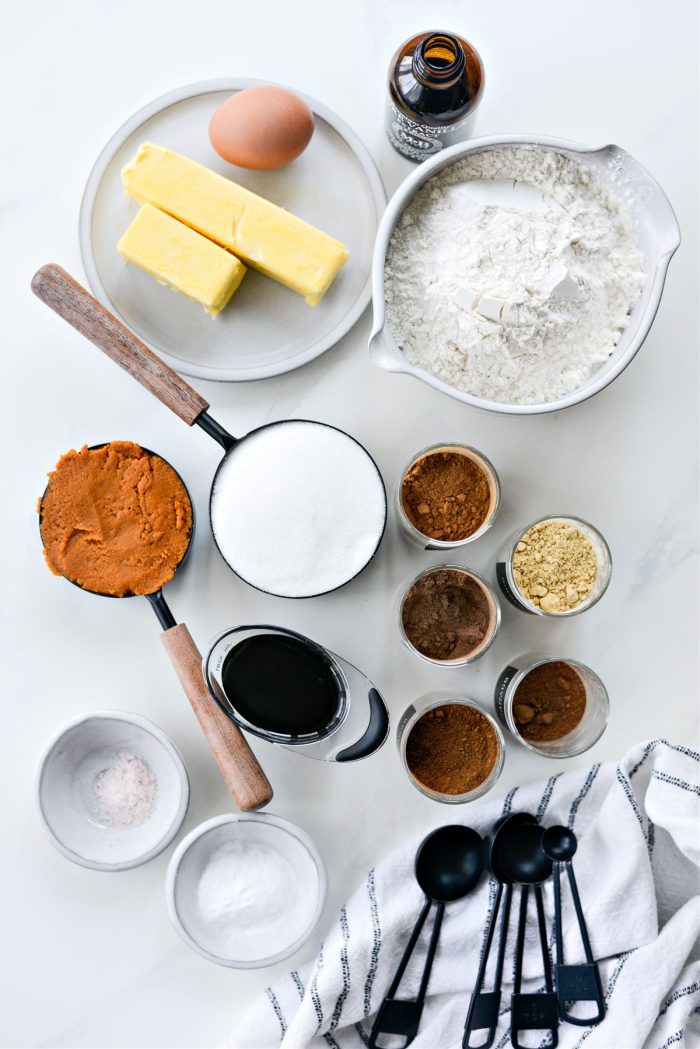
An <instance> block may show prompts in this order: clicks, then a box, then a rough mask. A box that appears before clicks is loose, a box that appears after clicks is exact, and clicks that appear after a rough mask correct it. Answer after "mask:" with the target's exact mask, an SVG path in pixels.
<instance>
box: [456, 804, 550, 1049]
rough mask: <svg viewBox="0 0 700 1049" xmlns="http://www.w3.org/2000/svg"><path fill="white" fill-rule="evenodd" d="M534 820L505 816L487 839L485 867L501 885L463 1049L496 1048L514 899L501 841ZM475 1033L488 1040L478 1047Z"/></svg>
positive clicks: (520, 814) (521, 814) (526, 814)
mask: <svg viewBox="0 0 700 1049" xmlns="http://www.w3.org/2000/svg"><path fill="white" fill-rule="evenodd" d="M534 822H535V817H534V816H531V815H530V813H529V812H514V813H512V814H511V815H509V816H503V817H502V818H501V819H500V820H498V821H497V822H496V823H495V824H494V827H493V830H492V831H491V833H490V834H488V835H487V836H486V838H485V839H484V862H485V864H486V868H487V870H488V871H490V873H491V874H492V875H493V877H494V878H495V879H496V881H497V882H498V889H497V890H496V898H495V900H494V902H493V908H492V910H491V917H490V919H489V923H488V926H487V928H486V938H485V940H484V946H483V949H482V952H481V960H480V962H479V971H478V973H477V977H476V982H475V984H474V990H473V991H472V995H471V998H470V1000H469V1011H468V1012H467V1019H466V1021H465V1024H464V1037H463V1039H462V1049H489V1046H491V1045H493V1042H494V1039H495V1037H496V1029H497V1027H498V1011H499V1009H500V1005H501V981H502V979H503V961H504V958H505V952H506V942H507V940H508V926H509V924H510V907H511V901H512V898H513V882H512V880H511V879H510V878H509V877H508V875H507V874H506V873H505V871H504V870H503V868H502V867H501V864H500V862H499V859H498V852H499V849H500V845H501V842H502V840H503V839H504V838H507V836H508V833H509V831H510V830H512V828H513V827H519V826H520V825H521V824H523V823H534ZM499 914H500V916H501V929H500V933H499V939H498V951H497V954H496V968H495V972H494V977H493V985H492V990H490V991H484V990H483V986H484V979H485V976H486V968H487V966H488V962H489V957H490V954H491V946H492V943H493V938H494V934H495V931H496V926H497V924H498V918H499ZM476 1031H486V1036H485V1040H484V1041H481V1042H479V1043H478V1044H477V1045H476V1046H475V1045H474V1044H473V1043H472V1041H471V1037H472V1035H473V1034H474V1033H475V1032H476Z"/></svg>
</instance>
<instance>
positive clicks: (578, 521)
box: [505, 514, 613, 619]
mask: <svg viewBox="0 0 700 1049" xmlns="http://www.w3.org/2000/svg"><path fill="white" fill-rule="evenodd" d="M543 521H565V522H567V523H571V524H572V525H574V527H578V526H580V525H582V526H583V531H584V534H585V531H586V530H588V531H589V532H592V533H593V535H594V536H595V537H596V540H597V541H598V542H599V543H600V545H601V547H602V548H603V551H604V552H605V555H606V558H607V561H608V563H607V566H606V569H605V572H606V577H605V581H604V583H603V586H602V587H601V590H600V593H599V594H597V595H596V597H594V598H593V599H592V600H590V601H589V599H588V597H584V599H583V600H582V601H579V603H578V604H577V605H575V606H574V607H573V608H567V609H565V610H564V611H563V612H547V611H545V609H543V608H540V607H539V606H538V605H535V604H533V603H532V601H530V600H528V598H527V597H525V594H524V593H523V592H522V590H521V589H520V587H519V586H518V584H517V583H516V581H515V576H514V574H513V556H514V554H515V548H516V546H517V545H518V543H519V542H520V540H521V539H522V538H523V536H524V535H527V533H528V532H529V531H530V529H531V528H534V527H535V525H538V524H541V523H542V522H543ZM594 553H595V550H594ZM598 560H599V559H598V557H597V556H596V561H598ZM612 564H613V561H612V554H611V553H610V547H609V546H608V544H607V541H606V539H605V537H604V535H603V534H602V532H599V531H598V529H597V528H596V527H595V525H592V524H591V523H590V521H585V520H584V519H583V518H582V517H574V516H573V515H572V514H544V515H543V516H542V517H538V518H537V519H536V520H535V521H531V522H530V524H528V525H526V526H525V528H523V529H522V530H521V531H520V532H518V534H517V535H516V537H515V539H513V540H512V542H511V543H510V545H509V547H508V556H507V557H506V560H505V565H506V577H507V579H508V582H509V584H510V586H511V587H512V588H513V591H514V592H515V594H516V595H517V598H518V600H519V601H520V602H522V604H523V605H525V607H526V608H527V610H528V612H534V614H535V615H536V616H549V617H550V619H568V618H569V617H570V616H578V615H580V614H581V613H582V612H587V611H588V609H589V608H593V606H594V605H597V604H598V602H599V601H600V599H601V597H602V596H603V594H604V593H605V591H606V590H607V589H608V587H609V586H610V579H611V578H612ZM601 567H602V566H601V565H600V563H598V571H600V570H601Z"/></svg>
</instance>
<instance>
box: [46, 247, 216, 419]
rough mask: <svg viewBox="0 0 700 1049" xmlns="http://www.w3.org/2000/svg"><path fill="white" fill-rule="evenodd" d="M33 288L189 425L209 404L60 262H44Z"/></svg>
mask: <svg viewBox="0 0 700 1049" xmlns="http://www.w3.org/2000/svg"><path fill="white" fill-rule="evenodd" d="M32 291H33V292H34V294H35V295H36V296H37V297H38V298H40V299H41V301H42V302H45V303H46V305H47V306H50V307H51V309H52V310H54V312H55V313H57V314H58V315H59V317H63V319H64V321H68V323H69V324H72V325H73V327H74V328H75V329H76V330H77V331H79V332H80V334H81V335H84V336H85V338H86V339H89V340H90V342H94V344H95V346H97V347H98V348H99V349H101V350H102V352H103V353H106V354H107V356H108V357H111V358H112V360H113V361H114V362H115V364H118V365H119V366H120V367H121V368H123V369H124V371H127V372H128V373H129V375H132V376H133V377H134V379H136V381H137V382H140V383H141V385H142V386H145V387H146V389H147V390H149V391H150V392H151V393H152V394H153V395H154V396H155V397H157V398H158V400H159V401H162V402H163V404H164V405H165V406H166V407H167V408H170V410H171V411H173V412H175V414H176V415H179V416H180V418H181V419H184V421H185V422H186V423H187V425H188V426H192V424H193V423H194V422H195V420H196V419H197V417H198V416H199V415H201V414H202V412H205V411H206V410H207V408H208V407H209V405H208V403H207V402H206V401H205V400H204V398H203V397H201V396H200V395H199V394H198V393H197V391H196V390H193V389H192V387H191V386H188V384H187V383H186V382H185V380H184V379H181V378H180V376H179V375H178V374H177V372H174V371H173V369H172V368H169V367H168V366H167V364H164V363H163V361H162V360H161V359H160V357H157V356H156V354H155V353H153V352H152V351H151V350H149V348H148V346H146V345H145V344H144V343H143V342H141V340H140V339H138V338H137V337H136V336H135V335H134V334H133V333H132V332H130V331H129V329H128V328H126V327H125V326H124V325H123V324H122V323H121V321H118V320H117V318H116V317H115V316H114V315H113V314H111V313H110V312H109V310H106V309H105V308H104V306H101V305H100V303H99V302H98V301H97V299H95V298H93V297H92V295H91V294H90V292H89V291H86V290H85V288H84V287H83V286H82V284H78V282H77V281H76V280H73V278H72V277H71V276H70V275H69V274H68V273H66V271H65V270H64V269H61V267H60V266H56V265H55V264H54V263H49V264H48V265H47V266H42V267H41V269H40V270H37V272H36V273H35V274H34V277H33V278H32Z"/></svg>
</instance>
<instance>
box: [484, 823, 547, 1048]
mask: <svg viewBox="0 0 700 1049" xmlns="http://www.w3.org/2000/svg"><path fill="white" fill-rule="evenodd" d="M541 841H542V828H541V827H540V826H539V824H537V823H534V822H532V823H521V824H520V825H519V826H514V827H512V828H510V829H509V830H508V832H507V833H505V834H504V835H503V837H502V838H501V841H500V844H499V850H498V862H499V863H500V865H501V867H502V868H503V871H504V872H505V874H506V875H507V876H508V877H509V878H510V879H511V881H513V882H517V883H518V884H519V885H520V914H519V916H518V933H517V939H516V943H515V973H514V979H513V994H512V995H511V1000H510V1001H511V1005H510V1010H511V1017H510V1040H511V1045H512V1046H513V1047H514V1049H527V1047H525V1046H523V1044H522V1042H521V1041H520V1040H519V1035H520V1032H521V1031H542V1032H543V1033H546V1034H549V1041H548V1042H547V1043H546V1049H554V1046H556V1045H557V1044H558V1042H559V1033H558V1027H559V1010H558V1006H557V997H556V994H555V993H554V985H553V983H552V968H551V963H550V959H549V947H548V944H547V926H546V923H545V917H544V900H543V897H542V882H544V881H546V879H547V878H549V877H550V876H551V874H552V861H551V860H550V858H549V856H547V855H546V854H545V852H544V851H543V849H542V845H541ZM531 887H533V889H534V894H535V903H536V907H537V927H538V932H539V940H540V950H541V952H542V968H543V970H544V983H545V990H544V991H538V992H534V993H530V994H526V993H523V991H522V979H523V956H524V952H525V929H526V926H527V907H528V899H529V894H530V888H531Z"/></svg>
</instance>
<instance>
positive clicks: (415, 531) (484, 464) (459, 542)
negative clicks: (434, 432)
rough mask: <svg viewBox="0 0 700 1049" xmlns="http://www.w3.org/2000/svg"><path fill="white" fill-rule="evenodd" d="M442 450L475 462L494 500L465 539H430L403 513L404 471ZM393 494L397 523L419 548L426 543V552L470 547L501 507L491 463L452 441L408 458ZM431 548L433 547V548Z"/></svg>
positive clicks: (430, 447) (422, 450) (463, 445)
mask: <svg viewBox="0 0 700 1049" xmlns="http://www.w3.org/2000/svg"><path fill="white" fill-rule="evenodd" d="M443 450H444V451H451V450H455V451H457V452H459V453H461V454H462V455H464V454H466V455H467V458H469V459H473V461H474V462H476V463H477V465H478V466H480V467H481V468H482V470H483V471H484V473H485V474H486V478H487V480H488V482H489V490H490V491H493V493H494V496H495V498H494V503H493V510H492V511H491V513H490V514H487V516H486V517H485V518H484V520H483V521H482V523H481V524H480V525H479V527H478V528H477V529H476V531H475V532H472V534H471V535H467V536H465V537H464V539H450V540H447V539H433V538H432V537H431V536H429V535H426V534H425V532H421V530H420V529H419V528H416V526H415V525H414V523H413V521H411V519H410V517H409V516H408V514H407V513H406V508H405V506H404V504H403V482H404V478H405V476H406V474H407V473H408V471H409V470H410V469H411V467H412V466H415V464H416V463H417V462H418V461H419V459H422V458H424V456H426V455H430V454H431V453H433V452H439V451H443ZM396 494H397V504H398V509H399V517H400V519H401V523H402V524H403V525H405V527H406V528H407V529H408V531H409V532H410V533H411V534H412V535H413V536H415V538H416V539H418V541H419V542H420V543H422V544H423V545H425V543H430V544H431V545H430V549H435V550H452V549H454V548H455V547H458V546H466V544H467V543H473V542H474V540H475V539H479V538H480V537H481V536H482V535H484V533H485V532H488V530H489V528H490V527H491V526H492V524H493V523H494V521H495V520H496V517H497V515H498V511H499V509H500V506H501V481H500V478H499V476H498V473H497V472H496V468H495V466H494V465H493V463H492V462H491V460H490V459H488V458H487V457H486V456H485V455H484V453H483V452H480V451H479V449H478V448H473V447H472V445H470V444H460V443H459V442H455V441H443V442H441V443H439V444H431V445H429V446H428V447H427V448H423V449H421V451H419V452H416V454H415V455H414V456H412V457H411V459H409V461H408V462H407V463H406V465H405V467H404V468H403V470H402V471H401V477H400V479H399V484H398V490H397V493H396ZM433 544H435V545H434V547H433Z"/></svg>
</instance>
